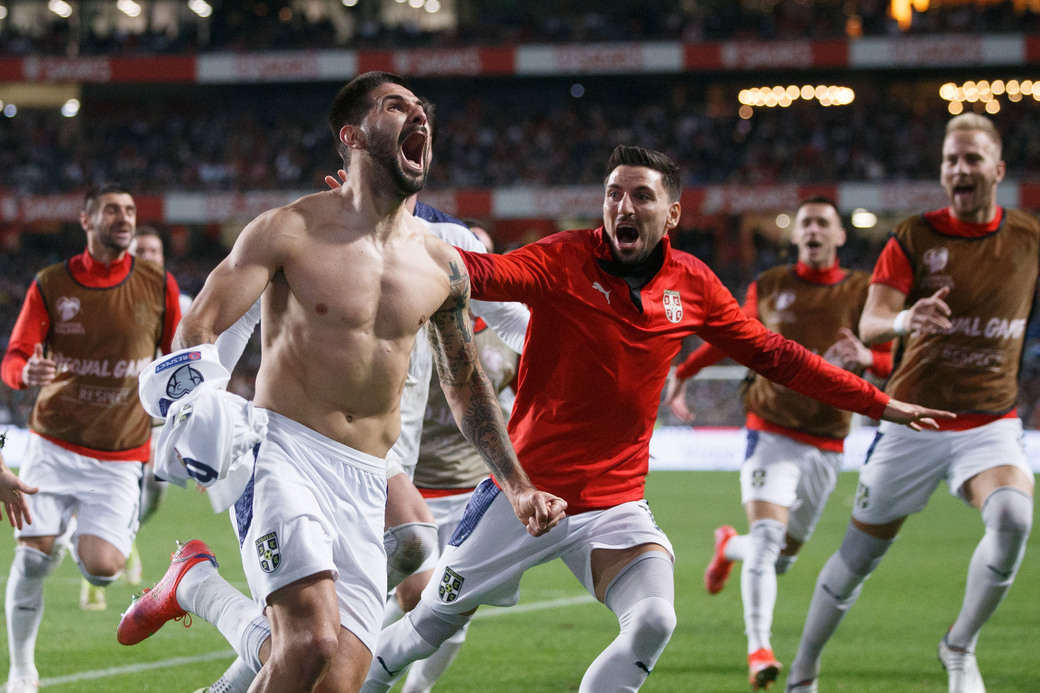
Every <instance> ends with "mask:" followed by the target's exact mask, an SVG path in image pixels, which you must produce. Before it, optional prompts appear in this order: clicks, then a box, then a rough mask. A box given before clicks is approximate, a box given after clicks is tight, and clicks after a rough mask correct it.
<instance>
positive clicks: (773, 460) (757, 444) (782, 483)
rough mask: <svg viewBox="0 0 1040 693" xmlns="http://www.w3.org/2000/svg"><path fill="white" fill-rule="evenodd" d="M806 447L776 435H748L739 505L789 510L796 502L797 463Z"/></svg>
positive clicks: (764, 433) (751, 432)
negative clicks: (762, 504)
mask: <svg viewBox="0 0 1040 693" xmlns="http://www.w3.org/2000/svg"><path fill="white" fill-rule="evenodd" d="M806 447H808V446H806V445H804V444H802V443H797V442H795V441H793V440H791V439H790V438H788V437H786V436H782V435H778V434H776V433H767V432H764V431H748V447H747V454H746V457H745V458H744V462H743V464H741V466H740V497H741V503H743V504H745V505H746V504H747V503H750V502H752V501H766V502H767V503H773V504H775V505H780V506H783V507H785V508H790V507H792V506H793V505H794V504H795V502H796V501H797V499H798V482H799V479H800V478H801V474H802V470H801V467H800V465H799V462H800V460H801V458H802V456H803V455H804V454H805V448H806Z"/></svg>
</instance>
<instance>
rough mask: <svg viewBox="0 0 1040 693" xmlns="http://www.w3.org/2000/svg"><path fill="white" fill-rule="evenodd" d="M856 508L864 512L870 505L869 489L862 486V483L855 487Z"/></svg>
mask: <svg viewBox="0 0 1040 693" xmlns="http://www.w3.org/2000/svg"><path fill="white" fill-rule="evenodd" d="M855 502H856V507H857V508H859V509H860V510H866V509H867V506H869V505H870V487H869V486H864V485H863V483H862V482H860V483H859V484H857V485H856V501H855Z"/></svg>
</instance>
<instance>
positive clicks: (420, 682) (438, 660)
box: [401, 623, 469, 693]
mask: <svg viewBox="0 0 1040 693" xmlns="http://www.w3.org/2000/svg"><path fill="white" fill-rule="evenodd" d="M467 630H469V624H468V623H467V624H466V625H465V626H463V627H462V628H461V629H459V631H458V632H457V633H455V635H453V636H451V637H450V638H448V639H447V640H445V641H444V644H443V645H441V646H440V649H438V650H437V651H436V652H434V653H433V654H432V655H430V656H429V657H427V658H426V659H420V660H419V661H418V662H416V663H415V664H413V665H412V668H411V669H409V670H408V678H407V679H405V682H404V687H403V688H402V689H401V693H429V692H430V691H431V690H432V689H433V686H434V684H436V683H437V681H438V680H439V679H440V677H441V676H444V672H446V671H447V670H448V667H450V666H451V663H452V662H454V661H455V657H457V656H458V654H459V651H460V650H461V649H462V644H463V643H464V642H466V631H467Z"/></svg>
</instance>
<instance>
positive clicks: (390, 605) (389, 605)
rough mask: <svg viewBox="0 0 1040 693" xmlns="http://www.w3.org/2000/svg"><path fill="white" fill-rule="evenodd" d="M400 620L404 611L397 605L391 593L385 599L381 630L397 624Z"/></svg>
mask: <svg viewBox="0 0 1040 693" xmlns="http://www.w3.org/2000/svg"><path fill="white" fill-rule="evenodd" d="M402 618H404V610H403V609H402V608H401V605H400V604H398V603H397V597H396V596H395V595H394V593H393V592H391V593H390V596H389V597H387V599H386V608H385V609H384V610H383V628H386V627H387V626H389V625H390V624H391V623H397V622H398V621H400V620H401V619H402Z"/></svg>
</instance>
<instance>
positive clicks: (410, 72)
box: [0, 34, 1040, 84]
mask: <svg viewBox="0 0 1040 693" xmlns="http://www.w3.org/2000/svg"><path fill="white" fill-rule="evenodd" d="M1038 63H1040V37H1038V36H1024V35H1020V34H1006V35H1005V34H991V35H978V36H972V35H968V34H956V35H950V36H944V35H936V36H893V37H878V38H863V39H858V40H855V41H846V40H829V41H809V40H805V41H722V42H703V43H683V42H681V41H647V42H632V43H620V42H618V43H585V44H566V45H542V44H524V45H509V46H496V47H471V48H429V49H426V48H420V49H403V50H390V51H377V50H361V51H358V50H312V51H285V52H245V53H206V54H200V55H197V56H187V57H179V56H138V57H129V56H127V57H123V56H120V57H81V58H58V57H48V58H41V57H35V56H30V57H21V58H0V81H4V82H8V81H17V82H195V83H199V84H213V83H231V82H235V83H245V84H248V83H252V82H293V81H306V80H326V79H329V80H331V79H339V80H346V79H350V78H351V77H353V76H354V75H356V74H358V73H359V72H364V71H367V70H389V71H392V72H397V73H400V74H403V75H405V76H413V77H427V76H429V77H450V76H471V77H476V76H491V75H513V76H541V75H574V76H579V75H601V74H616V75H624V74H640V73H644V74H662V73H664V74H675V73H681V72H702V71H717V70H727V71H730V72H742V71H761V70H788V69H794V70H811V69H817V68H839V69H841V68H847V69H853V70H856V69H878V68H882V69H884V68H900V67H905V68H934V67H951V68H952V67H986V66H1002V65H1007V66H1013V67H1022V66H1028V65H1037V64H1038Z"/></svg>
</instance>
